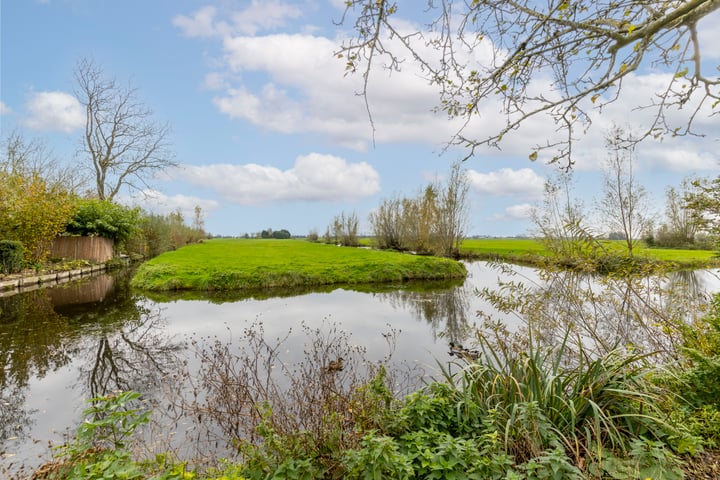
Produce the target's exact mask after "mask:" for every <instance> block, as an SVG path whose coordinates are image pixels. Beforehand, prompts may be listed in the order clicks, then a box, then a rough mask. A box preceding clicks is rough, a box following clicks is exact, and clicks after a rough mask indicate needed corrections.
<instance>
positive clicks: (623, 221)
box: [598, 127, 652, 256]
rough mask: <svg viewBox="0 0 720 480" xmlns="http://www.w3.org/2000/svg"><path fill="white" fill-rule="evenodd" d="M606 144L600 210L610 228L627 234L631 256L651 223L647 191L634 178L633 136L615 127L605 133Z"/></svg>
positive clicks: (625, 235) (626, 239)
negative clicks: (606, 156)
mask: <svg viewBox="0 0 720 480" xmlns="http://www.w3.org/2000/svg"><path fill="white" fill-rule="evenodd" d="M606 146H607V148H608V152H609V156H608V158H607V162H606V164H605V172H604V179H603V191H602V196H601V198H600V202H599V205H598V209H599V211H600V214H601V216H602V218H603V220H604V221H605V223H606V225H607V227H608V229H609V230H610V231H614V232H621V233H622V234H623V235H624V238H625V244H626V246H627V253H628V255H629V256H632V255H633V246H634V244H635V242H637V240H638V239H639V238H640V236H641V234H643V233H645V232H646V231H647V230H648V229H650V227H651V225H652V219H651V216H650V213H649V203H648V198H647V191H646V190H645V188H643V186H642V185H640V184H639V183H638V181H637V179H636V178H635V172H634V169H633V162H634V160H635V158H634V155H635V142H634V140H633V139H632V137H631V136H629V135H626V134H624V133H623V132H622V130H620V129H619V128H618V127H615V128H613V129H612V130H611V131H610V132H609V133H608V135H607V136H606Z"/></svg>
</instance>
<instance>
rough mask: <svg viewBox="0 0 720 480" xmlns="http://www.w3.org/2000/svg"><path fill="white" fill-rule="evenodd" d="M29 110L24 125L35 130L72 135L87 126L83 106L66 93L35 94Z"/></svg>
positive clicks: (28, 106)
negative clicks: (74, 131) (71, 133)
mask: <svg viewBox="0 0 720 480" xmlns="http://www.w3.org/2000/svg"><path fill="white" fill-rule="evenodd" d="M27 110H28V113H29V116H28V117H27V118H26V119H25V121H24V124H25V126H26V127H28V128H32V129H34V130H46V131H60V132H66V133H70V132H72V131H73V130H76V129H78V128H82V126H83V125H84V124H85V114H84V111H83V107H82V105H80V102H79V101H78V100H77V98H75V97H74V96H72V95H71V94H69V93H65V92H37V93H33V94H32V95H31V97H30V99H29V100H28V102H27Z"/></svg>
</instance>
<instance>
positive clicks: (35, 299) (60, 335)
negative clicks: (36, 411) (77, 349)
mask: <svg viewBox="0 0 720 480" xmlns="http://www.w3.org/2000/svg"><path fill="white" fill-rule="evenodd" d="M69 331H70V326H69V324H68V320H67V319H66V318H64V317H62V316H61V315H58V314H57V313H56V312H55V311H54V310H53V305H52V302H51V300H50V297H49V296H48V294H47V291H46V290H42V289H41V290H34V291H31V292H27V293H23V294H18V295H13V296H10V297H4V298H0V390H3V391H4V390H5V388H6V387H9V386H12V385H14V386H16V387H18V388H23V387H25V386H26V385H27V383H28V380H29V378H30V377H33V376H35V377H43V376H45V374H47V372H50V371H54V370H57V369H59V368H61V367H63V366H64V365H67V364H68V363H69V362H70V359H71V358H72V353H73V348H72V347H71V346H69V345H68V342H67V341H66V339H67V337H68V336H69Z"/></svg>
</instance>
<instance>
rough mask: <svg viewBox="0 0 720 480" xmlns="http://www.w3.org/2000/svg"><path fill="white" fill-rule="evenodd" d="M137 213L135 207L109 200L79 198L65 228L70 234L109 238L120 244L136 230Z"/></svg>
mask: <svg viewBox="0 0 720 480" xmlns="http://www.w3.org/2000/svg"><path fill="white" fill-rule="evenodd" d="M138 213H139V212H138V210H137V209H136V208H128V207H124V206H122V205H119V204H117V203H114V202H112V201H109V200H97V199H85V200H80V201H79V202H78V205H77V208H76V209H75V212H74V213H73V216H72V219H71V220H70V221H69V222H68V224H67V227H66V230H67V232H68V233H69V234H71V235H83V236H96V237H105V238H109V239H110V240H112V241H113V242H115V243H116V244H120V245H121V244H123V243H124V242H125V241H126V240H127V239H128V238H130V236H131V235H132V234H133V233H134V232H135V231H136V226H137V220H138Z"/></svg>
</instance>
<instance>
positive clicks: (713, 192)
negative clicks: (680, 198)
mask: <svg viewBox="0 0 720 480" xmlns="http://www.w3.org/2000/svg"><path fill="white" fill-rule="evenodd" d="M685 207H686V208H687V209H688V210H689V211H690V216H691V223H692V224H693V225H694V227H695V228H696V229H697V231H698V232H706V233H707V234H709V235H710V236H711V237H712V238H713V239H714V240H715V241H717V240H718V239H719V238H720V176H718V177H716V178H714V179H707V178H704V179H697V180H693V181H692V182H691V190H690V191H688V192H686V193H685Z"/></svg>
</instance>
